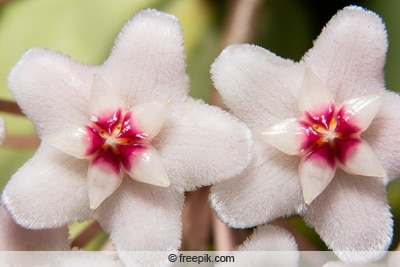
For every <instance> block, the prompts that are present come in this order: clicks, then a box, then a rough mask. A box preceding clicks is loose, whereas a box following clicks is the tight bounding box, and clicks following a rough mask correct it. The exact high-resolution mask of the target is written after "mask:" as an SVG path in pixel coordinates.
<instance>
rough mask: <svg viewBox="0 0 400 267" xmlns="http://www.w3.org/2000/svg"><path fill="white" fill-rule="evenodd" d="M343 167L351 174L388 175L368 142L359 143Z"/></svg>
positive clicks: (383, 176)
mask: <svg viewBox="0 0 400 267" xmlns="http://www.w3.org/2000/svg"><path fill="white" fill-rule="evenodd" d="M350 153H351V155H350V156H348V157H347V159H346V161H345V162H344V164H343V165H341V168H342V169H343V170H345V171H346V172H348V173H350V174H356V175H364V176H376V177H380V178H385V177H386V172H385V169H384V168H383V166H382V164H381V161H380V160H379V158H378V157H377V156H376V154H375V153H374V151H372V149H371V147H370V146H369V145H368V144H367V143H366V142H363V141H362V142H360V143H358V144H357V145H356V146H355V147H354V148H352V151H351V152H350Z"/></svg>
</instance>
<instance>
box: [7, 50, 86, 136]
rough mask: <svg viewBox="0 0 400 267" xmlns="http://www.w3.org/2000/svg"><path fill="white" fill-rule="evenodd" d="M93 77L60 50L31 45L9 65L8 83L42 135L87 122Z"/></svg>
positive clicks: (82, 66) (84, 67)
mask: <svg viewBox="0 0 400 267" xmlns="http://www.w3.org/2000/svg"><path fill="white" fill-rule="evenodd" d="M92 76H93V72H92V70H91V69H90V68H89V67H87V66H85V65H83V64H81V63H77V62H75V61H73V60H71V59H70V58H68V57H66V56H64V55H62V54H61V53H57V52H54V51H51V50H47V49H38V48H34V49H30V50H29V51H28V52H26V53H25V54H24V55H23V56H22V58H21V59H20V61H19V62H18V64H17V65H15V66H14V67H13V68H12V70H11V72H10V74H9V76H8V85H9V88H10V90H11V92H12V93H13V95H14V98H15V100H16V101H17V102H18V105H19V106H20V107H21V109H22V110H23V112H24V113H25V114H26V115H27V116H28V118H29V119H31V120H32V121H33V123H34V124H35V126H36V130H37V132H38V134H39V136H41V137H43V136H49V135H53V134H56V133H59V132H60V131H62V130H64V129H65V126H66V125H67V126H68V125H84V124H85V123H86V122H87V121H88V119H89V117H88V110H87V105H88V103H89V88H90V85H91V83H92ZM39 100H40V103H39V102H38V101H39ZM32 103H37V104H36V105H32Z"/></svg>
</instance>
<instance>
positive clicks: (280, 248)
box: [216, 225, 300, 267]
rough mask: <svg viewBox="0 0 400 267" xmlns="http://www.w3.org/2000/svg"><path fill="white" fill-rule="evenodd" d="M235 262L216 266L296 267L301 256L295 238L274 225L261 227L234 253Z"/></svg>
mask: <svg viewBox="0 0 400 267" xmlns="http://www.w3.org/2000/svg"><path fill="white" fill-rule="evenodd" d="M232 254H233V255H235V262H229V263H225V264H217V265H216V266H260V267H261V266H282V267H284V266H285V267H286V266H287V267H295V266H298V264H299V257H300V254H299V252H298V251H297V244H296V242H295V240H294V238H293V236H292V235H291V234H290V233H289V232H287V231H286V230H284V229H282V228H280V227H278V226H273V225H263V226H259V227H257V228H256V229H255V230H254V233H253V234H252V235H251V236H250V238H248V239H247V240H246V241H245V242H244V243H243V244H242V245H240V246H239V247H238V248H237V249H235V251H233V252H232Z"/></svg>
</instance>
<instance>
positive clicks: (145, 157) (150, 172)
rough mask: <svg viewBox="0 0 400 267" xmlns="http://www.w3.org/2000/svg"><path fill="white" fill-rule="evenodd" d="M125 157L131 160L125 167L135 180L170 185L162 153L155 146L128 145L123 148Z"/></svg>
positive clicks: (164, 185)
mask: <svg viewBox="0 0 400 267" xmlns="http://www.w3.org/2000/svg"><path fill="white" fill-rule="evenodd" d="M121 149H122V148H121ZM123 149H124V150H123V152H122V153H124V155H125V157H126V158H128V161H129V162H130V164H129V165H127V166H126V167H125V171H126V172H127V173H128V174H129V176H130V177H132V178H133V179H134V180H136V181H139V182H142V183H147V184H152V185H157V186H162V187H168V186H169V185H170V181H169V179H168V175H167V172H166V170H165V166H164V163H163V160H162V158H161V156H160V153H158V151H157V150H156V149H154V147H152V146H150V145H148V146H143V148H142V149H139V150H138V149H134V150H132V149H130V148H128V147H126V148H123Z"/></svg>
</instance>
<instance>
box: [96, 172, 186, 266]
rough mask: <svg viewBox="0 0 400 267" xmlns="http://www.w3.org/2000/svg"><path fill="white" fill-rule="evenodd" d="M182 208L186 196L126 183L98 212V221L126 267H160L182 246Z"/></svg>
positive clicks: (145, 185) (167, 189)
mask: <svg viewBox="0 0 400 267" xmlns="http://www.w3.org/2000/svg"><path fill="white" fill-rule="evenodd" d="M182 205H183V193H177V192H176V191H174V190H170V189H169V188H162V187H157V186H152V185H148V184H144V183H138V182H135V181H134V180H132V179H124V180H123V182H122V185H121V186H120V188H119V189H118V193H117V194H112V195H111V196H110V198H109V199H108V200H107V201H105V202H104V203H103V204H102V205H101V206H100V207H99V208H98V212H99V218H98V221H99V222H100V224H101V226H102V227H103V229H104V230H105V231H106V232H107V233H109V235H110V238H111V241H112V242H113V244H114V246H115V248H116V250H117V253H118V255H119V257H120V259H121V260H122V261H123V262H124V264H125V265H126V266H161V265H162V264H161V263H164V264H166V262H167V256H168V254H169V253H170V252H168V251H176V250H177V249H178V248H179V246H180V237H181V231H182V227H181V215H182ZM129 251H145V252H146V251H147V253H144V254H143V255H142V254H140V257H138V254H137V253H134V254H130V253H129ZM149 251H154V252H155V254H154V255H153V254H151V253H150V252H149ZM160 251H164V252H165V254H163V253H161V254H160V253H159V252H160ZM157 252H158V253H157ZM160 255H161V256H160Z"/></svg>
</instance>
